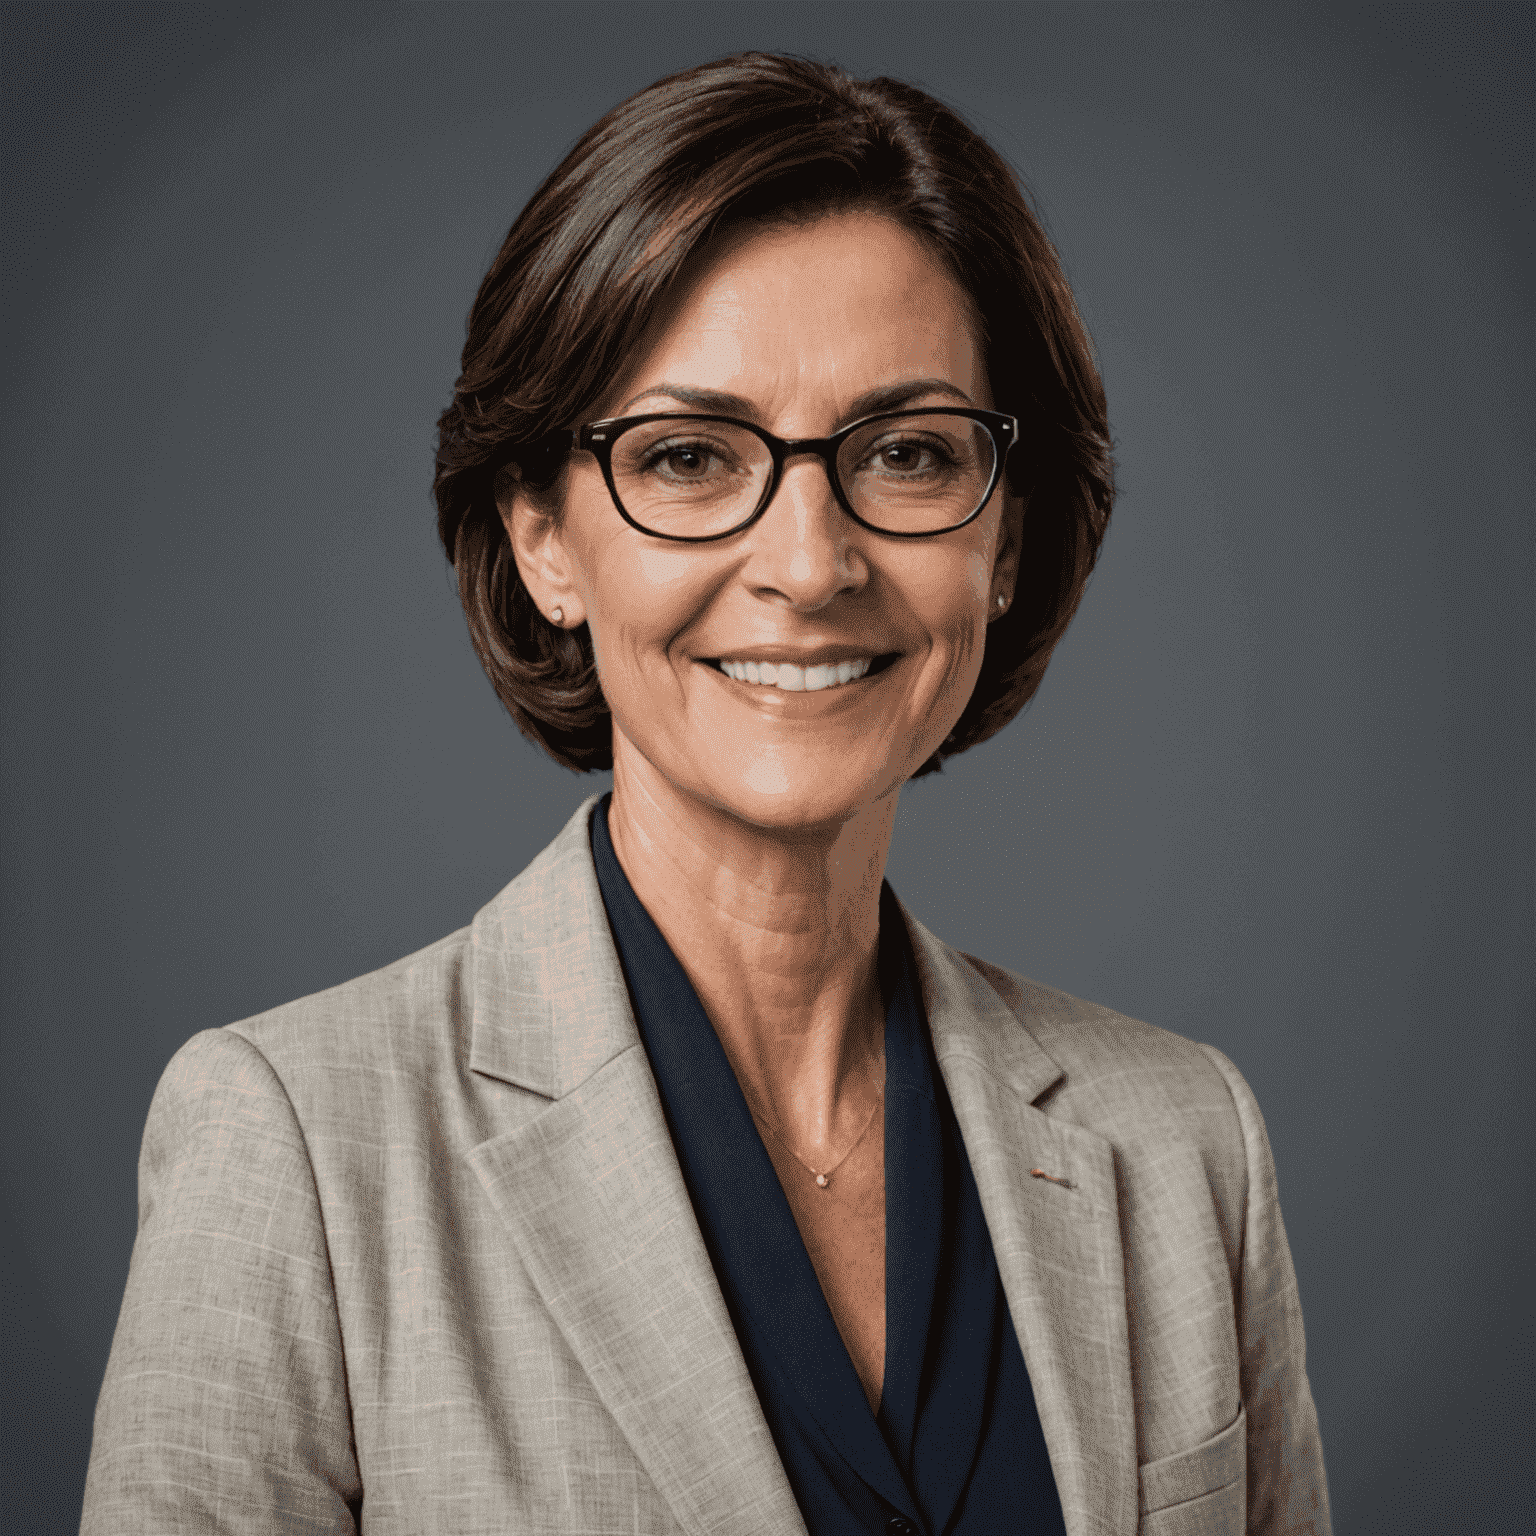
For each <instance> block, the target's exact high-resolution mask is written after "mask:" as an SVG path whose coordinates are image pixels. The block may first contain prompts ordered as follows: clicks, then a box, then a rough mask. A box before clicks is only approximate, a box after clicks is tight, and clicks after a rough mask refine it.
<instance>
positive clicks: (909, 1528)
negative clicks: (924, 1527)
mask: <svg viewBox="0 0 1536 1536" xmlns="http://www.w3.org/2000/svg"><path fill="white" fill-rule="evenodd" d="M885 1536H922V1532H921V1531H919V1530H918V1528H917V1527H916V1526H915V1525H914V1524H913V1523H912V1522H911V1521H910V1520H908V1519H907V1517H906V1516H905V1515H892V1516H891V1518H890V1519H889V1520H887V1521H886V1522H885Z"/></svg>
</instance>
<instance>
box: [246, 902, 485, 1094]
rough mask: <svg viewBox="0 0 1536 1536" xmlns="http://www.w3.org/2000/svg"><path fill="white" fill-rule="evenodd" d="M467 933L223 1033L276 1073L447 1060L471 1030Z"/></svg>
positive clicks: (409, 1065) (460, 932) (462, 930)
mask: <svg viewBox="0 0 1536 1536" xmlns="http://www.w3.org/2000/svg"><path fill="white" fill-rule="evenodd" d="M469 953H470V930H469V928H467V927H465V928H460V929H459V930H458V931H457V932H454V933H451V934H449V935H448V936H447V937H446V938H442V939H439V940H438V941H437V942H436V943H435V944H430V945H428V946H427V947H426V948H425V949H421V950H418V951H417V952H416V953H415V954H411V955H407V956H405V957H404V958H403V959H400V960H396V961H395V962H394V963H393V964H392V965H386V966H384V967H382V968H381V969H380V970H377V971H370V972H369V973H368V974H367V975H364V976H358V977H355V978H354V979H353V980H351V981H346V982H343V983H341V985H339V986H335V987H328V988H327V989H326V990H325V991H323V992H315V993H313V994H311V995H310V996H308V997H301V998H298V999H296V1000H295V1001H293V1002H291V1003H284V1004H283V1005H282V1006H281V1007H278V1008H272V1009H269V1010H267V1011H266V1012H265V1013H259V1014H255V1015H254V1016H252V1017H251V1018H248V1019H241V1020H239V1021H237V1022H236V1023H233V1024H229V1025H226V1026H225V1030H226V1032H228V1033H230V1034H234V1035H238V1036H239V1037H240V1038H241V1039H243V1040H245V1041H246V1042H248V1043H249V1044H251V1045H253V1046H255V1047H256V1049H257V1050H258V1051H260V1052H261V1054H262V1055H263V1056H264V1057H265V1058H266V1059H267V1060H268V1061H269V1062H271V1063H272V1064H273V1065H274V1067H278V1068H280V1069H288V1070H294V1069H305V1068H325V1067H346V1068H366V1067H369V1066H377V1065H381V1064H383V1063H385V1062H390V1063H394V1064H397V1065H398V1066H400V1067H402V1068H405V1069H410V1068H412V1067H414V1066H418V1065H422V1064H424V1061H423V1058H425V1057H430V1056H433V1055H437V1054H441V1053H442V1052H444V1051H447V1052H449V1053H450V1054H451V1053H452V1052H453V1050H454V1045H455V1041H456V1039H457V1038H458V1037H460V1036H462V1035H463V1034H464V1032H465V1031H466V1030H467V1026H468V1013H469V1008H468V1002H467V993H468V979H467V968H468V966H467V962H468V959H469Z"/></svg>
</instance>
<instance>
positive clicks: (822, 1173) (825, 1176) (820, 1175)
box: [742, 1089, 885, 1189]
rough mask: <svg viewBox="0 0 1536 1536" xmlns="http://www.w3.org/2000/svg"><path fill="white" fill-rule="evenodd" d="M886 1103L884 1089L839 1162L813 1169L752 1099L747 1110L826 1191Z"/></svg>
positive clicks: (743, 1095)
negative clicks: (813, 1175)
mask: <svg viewBox="0 0 1536 1536" xmlns="http://www.w3.org/2000/svg"><path fill="white" fill-rule="evenodd" d="M742 1097H743V1098H747V1095H746V1092H745V1090H743V1092H742ZM884 1103H885V1091H884V1090H883V1089H882V1090H881V1092H880V1095H879V1097H878V1098H876V1100H875V1107H874V1108H873V1109H872V1110H870V1112H869V1119H868V1120H866V1121H865V1122H864V1129H863V1130H862V1131H860V1132H859V1134H858V1136H857V1137H856V1138H855V1139H854V1143H853V1145H852V1146H851V1147H849V1148H848V1150H847V1151H846V1152H844V1153H843V1155H842V1156H841V1157H840V1158H838V1160H837V1161H836V1162H835V1163H833V1164H832V1166H831V1167H830V1168H811V1165H810V1164H809V1163H808V1162H806V1160H805V1159H804V1158H803V1157H801V1156H800V1154H799V1153H798V1152H796V1151H795V1149H794V1148H793V1147H792V1146H790V1144H789V1139H788V1138H787V1137H786V1136H785V1135H784V1133H783V1131H781V1130H780V1129H779V1128H778V1126H776V1125H775V1124H774V1123H773V1121H772V1120H770V1119H769V1118H768V1116H767V1115H765V1114H764V1113H763V1112H762V1110H760V1109H759V1108H757V1106H756V1105H754V1104H753V1102H752V1100H751V1099H747V1108H748V1109H750V1110H751V1111H752V1115H753V1118H754V1119H756V1120H759V1121H761V1122H762V1124H764V1125H766V1126H767V1127H768V1129H769V1130H770V1131H772V1132H773V1134H774V1137H775V1139H776V1140H777V1141H778V1143H779V1145H780V1146H781V1147H783V1148H784V1150H785V1151H786V1152H788V1153H789V1155H790V1156H791V1157H792V1158H794V1160H795V1161H796V1162H797V1163H799V1164H800V1166H801V1167H802V1168H809V1169H810V1171H811V1172H812V1173H813V1174H815V1176H816V1187H817V1189H826V1188H828V1187H829V1186H830V1185H831V1183H832V1175H833V1174H834V1173H836V1172H837V1170H838V1169H839V1168H841V1167H842V1166H843V1164H844V1163H846V1162H847V1161H848V1159H849V1158H850V1157H852V1156H853V1154H854V1153H855V1152H856V1151H857V1150H858V1148H859V1143H860V1142H862V1141H863V1140H864V1138H865V1137H866V1136H868V1135H869V1128H870V1126H872V1125H873V1124H874V1123H875V1116H876V1115H878V1114H879V1113H880V1106H881V1105H882V1104H884Z"/></svg>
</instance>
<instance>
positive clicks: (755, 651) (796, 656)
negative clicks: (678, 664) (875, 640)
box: [694, 645, 900, 670]
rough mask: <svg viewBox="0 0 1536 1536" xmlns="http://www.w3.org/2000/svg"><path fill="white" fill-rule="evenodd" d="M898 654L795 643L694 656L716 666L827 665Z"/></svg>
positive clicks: (884, 660) (886, 658)
mask: <svg viewBox="0 0 1536 1536" xmlns="http://www.w3.org/2000/svg"><path fill="white" fill-rule="evenodd" d="M899 654H900V652H898V651H891V650H884V649H881V648H880V647H879V646H868V645H818V646H814V647H812V648H810V649H808V650H802V649H799V648H797V647H795V646H792V645H744V646H742V647H741V648H740V649H739V650H728V651H719V652H717V653H716V654H715V655H713V656H696V657H695V658H694V660H695V661H702V662H704V663H705V664H706V665H708V666H712V667H717V668H718V666H719V664H720V663H721V662H722V661H756V662H764V661H766V662H770V663H772V664H773V665H774V666H778V665H779V664H780V663H781V662H786V661H787V662H788V663H789V664H790V665H791V666H795V667H825V666H828V665H835V664H836V663H837V662H840V661H863V660H864V659H865V658H866V657H868V658H870V659H872V660H873V661H875V662H876V663H877V664H879V663H885V664H887V665H888V664H889V658H891V657H893V656H897V655H899ZM871 670H873V669H871Z"/></svg>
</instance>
